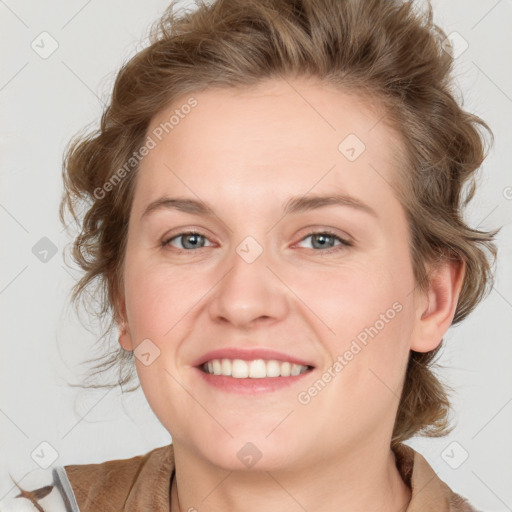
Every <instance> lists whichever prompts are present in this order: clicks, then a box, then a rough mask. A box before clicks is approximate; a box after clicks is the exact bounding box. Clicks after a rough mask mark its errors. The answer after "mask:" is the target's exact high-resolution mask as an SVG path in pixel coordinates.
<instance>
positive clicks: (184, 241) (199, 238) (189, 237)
mask: <svg viewBox="0 0 512 512" xmlns="http://www.w3.org/2000/svg"><path fill="white" fill-rule="evenodd" d="M174 240H177V241H180V245H181V247H177V249H179V250H184V251H188V250H194V249H201V248H202V247H205V245H204V241H205V240H208V239H207V238H206V237H205V236H204V235H202V234H201V233H196V232H195V231H186V232H183V233H179V234H178V235H175V236H173V237H172V238H169V239H167V240H164V241H163V242H162V247H165V246H167V245H172V246H173V247H176V246H175V245H174V244H173V243H172V242H173V241H174Z"/></svg>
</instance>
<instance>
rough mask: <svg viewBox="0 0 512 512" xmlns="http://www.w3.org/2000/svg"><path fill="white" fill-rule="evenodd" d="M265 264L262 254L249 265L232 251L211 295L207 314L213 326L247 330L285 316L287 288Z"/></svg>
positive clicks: (248, 261)
mask: <svg viewBox="0 0 512 512" xmlns="http://www.w3.org/2000/svg"><path fill="white" fill-rule="evenodd" d="M241 254H242V255H241ZM268 260H269V258H267V253H266V251H265V250H263V252H262V253H261V254H260V255H259V256H258V258H256V259H255V260H254V261H252V262H250V259H246V258H245V257H244V255H243V253H242V252H241V253H238V252H237V251H233V253H232V254H231V257H230V261H229V268H228V270H227V271H226V273H225V274H224V276H223V277H222V278H221V280H220V282H219V283H218V285H217V286H216V287H215V290H214V292H213V293H212V295H211V299H210V304H209V314H210V318H211V320H212V321H213V322H215V323H225V324H228V323H229V324H231V325H232V326H235V327H238V328H242V329H244V328H245V329H249V328H254V327H255V326H257V325H259V324H265V325H267V326H268V325H270V324H272V323H274V322H277V321H279V320H280V319H282V318H284V317H285V316H286V314H287V313H288V309H289V302H288V301H289V296H288V294H287V288H286V286H285V285H284V284H283V282H282V281H281V280H280V279H278V277H276V272H275V270H274V269H272V270H271V269H270V268H269V267H268V266H267V265H269V263H270V262H269V261H268ZM269 266H270V267H271V268H272V266H271V265H269Z"/></svg>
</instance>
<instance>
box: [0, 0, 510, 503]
mask: <svg viewBox="0 0 512 512" xmlns="http://www.w3.org/2000/svg"><path fill="white" fill-rule="evenodd" d="M166 5H167V2H166V0H145V1H144V2H143V1H136V0H123V1H121V0H104V1H101V2H100V1H98V0H88V1H84V0H80V1H77V0H66V1H63V0H55V1H52V2H35V1H27V0H19V1H15V0H6V1H2V2H0V15H1V45H0V47H1V49H2V50H1V51H2V58H1V72H0V101H1V107H2V124H1V142H0V143H1V179H2V181H1V187H0V226H1V233H2V238H1V240H2V243H1V244H0V250H1V265H0V268H1V272H0V305H1V314H2V318H1V322H2V323H1V327H2V328H1V358H0V364H1V366H0V379H1V388H0V390H1V392H0V500H1V499H2V497H3V496H4V495H6V494H7V493H9V492H10V491H11V490H12V484H11V483H10V480H8V479H7V478H5V477H6V474H7V471H10V472H11V473H12V474H14V475H16V476H17V477H18V478H21V477H22V476H23V475H24V474H26V473H27V472H29V471H31V470H33V469H34V468H37V466H36V462H35V457H34V458H33V457H32V456H31V454H34V453H39V452H41V450H42V451H45V453H46V456H48V454H49V453H53V452H52V450H54V452H55V457H56V458H55V461H54V464H56V465H65V464H79V463H87V462H101V461H104V460H108V459H114V458H127V457H132V456H134V455H138V454H142V453H146V452H148V451H149V450H151V449H153V448H155V447H157V446H162V445H164V444H167V443H169V442H170V436H169V434H168V433H167V431H166V430H165V429H164V428H163V427H162V426H161V425H160V423H159V422H158V420H157V419H156V418H155V416H154V415H153V413H152V411H151V410H150V408H149V406H148V405H147V403H146V400H145V398H144V396H143V394H142V392H141V391H140V390H139V391H137V392H136V393H132V394H128V395H122V394H121V393H120V392H119V391H117V390H113V391H110V392H107V391H106V390H98V391H94V390H88V391H87V390H80V389H77V388H72V387H70V386H68V382H79V381H80V378H81V376H83V372H84V370H85V367H84V366H80V362H81V361H83V360H84V359H85V358H86V357H89V356H90V355H91V354H92V346H93V344H94V342H95V340H96V337H97V334H98V333H96V335H95V333H94V328H95V327H94V325H93V324H92V323H91V326H90V328H91V329H92V331H93V332H90V331H89V330H88V329H86V328H85V327H84V326H83V325H82V324H81V323H80V321H79V319H78V318H77V317H76V315H74V314H73V310H72V309H71V308H70V306H69V293H70V289H71V286H72V284H73V282H74V280H76V278H77V277H78V275H79V274H78V273H77V272H76V270H73V269H70V268H68V267H67V266H66V265H65V264H64V261H63V250H64V248H65V246H66V244H68V243H69V242H70V238H69V235H68V233H67V232H66V231H64V230H63V226H62V225H61V224H60V222H59V219H58V204H59V200H60V196H61V192H62V183H61V163H62V154H63V150H64V147H65V145H66V143H67V142H68V140H69V139H70V138H71V137H72V136H73V135H74V134H75V133H76V132H77V131H78V130H80V129H81V128H83V127H84V126H86V125H87V124H89V123H92V125H91V126H97V123H98V121H99V117H100V115H101V112H102V101H106V100H107V99H108V93H109V92H110V89H111V86H112V83H113V80H114V77H115V73H116V70H117V69H119V67H120V65H121V64H122V63H123V62H124V61H126V60H127V59H128V58H129V57H130V56H131V55H133V53H134V52H135V51H137V50H139V49H141V48H142V46H143V45H144V37H145V35H146V34H147V29H148V27H149V25H150V23H151V22H153V21H154V20H155V19H156V18H157V17H158V16H159V15H160V14H161V12H162V11H163V9H164V8H165V7H166ZM187 5H189V4H187V3H186V2H184V3H183V6H187ZM192 5H193V4H192ZM433 5H434V10H435V13H436V21H437V23H439V24H440V25H441V26H442V27H443V28H444V30H445V31H446V33H447V34H451V36H450V38H451V40H452V41H454V45H455V48H456V51H457V53H459V55H458V57H457V59H456V80H457V85H458V87H459V89H460V91H461V94H463V95H464V101H465V102H464V106H465V108H466V109H467V110H469V111H471V112H474V113H476V114H478V115H480V116H481V117H482V118H483V119H484V120H486V121H487V122H488V124H489V125H490V126H491V128H492V130H493V131H494V133H495V136H496V140H495V145H494V148H493V149H492V151H491V153H490V155H489V157H488V158H487V160H486V161H485V163H484V165H483V167H482V170H481V173H480V178H479V185H480V186H479V190H478V193H477V196H476V198H475V199H474V200H473V201H472V203H471V204H470V211H468V214H467V220H468V222H469V223H470V224H471V225H472V226H473V227H476V226H479V227H480V228H482V229H492V228H497V227H499V226H503V228H502V230H501V232H500V234H499V236H498V247H499V260H498V266H497V273H496V275H497V278H496V283H495V286H494V288H493V290H492V292H491V294H490V295H489V297H488V298H487V299H486V300H485V301H484V302H483V303H482V304H481V305H480V306H479V307H478V308H477V309H476V310H475V311H474V312H473V314H472V315H470V317H469V318H468V319H467V320H466V321H465V322H463V324H461V325H459V326H456V327H452V328H450V330H449V331H448V333H447V335H446V337H445V341H446V342H445V348H444V350H443V353H442V356H441V359H440V363H441V364H442V365H443V366H444V369H443V370H442V376H443V379H444V381H445V382H447V383H448V384H449V385H451V386H452V387H453V388H454V390H455V394H454V395H453V398H452V401H453V411H454V412H453V418H454V422H455V423H456V428H455V429H454V431H453V432H452V433H451V434H450V435H449V436H448V437H445V438H441V439H413V440H412V441H411V442H410V444H411V445H412V446H414V447H415V448H416V449H417V450H419V451H420V452H421V453H422V454H423V455H424V456H425V457H426V458H427V460H428V461H429V463H430V464H431V465H432V467H433V468H434V469H435V471H436V472H437V473H438V474H439V476H440V477H441V478H442V479H443V480H445V481H446V482H447V483H448V484H449V485H450V487H452V489H453V490H454V491H456V492H458V493H460V494H462V495H464V496H465V497H467V498H468V499H469V500H470V501H471V502H472V503H473V504H474V505H475V506H476V507H477V508H478V509H480V510H486V511H487V510H489V511H491V510H492V511H505V510H508V511H510V510H512V371H511V369H512V364H511V363H512V226H511V220H512V130H511V124H510V122H511V117H512V30H511V28H512V1H511V0H499V1H497V0H471V1H468V0H450V1H447V0H444V1H440V0H438V1H435V2H433ZM51 51H53V53H51V55H47V54H46V53H49V52H51ZM45 52H46V53H45ZM41 443H48V444H43V445H42V444H41ZM38 450H39V452H38ZM455 466H457V467H455Z"/></svg>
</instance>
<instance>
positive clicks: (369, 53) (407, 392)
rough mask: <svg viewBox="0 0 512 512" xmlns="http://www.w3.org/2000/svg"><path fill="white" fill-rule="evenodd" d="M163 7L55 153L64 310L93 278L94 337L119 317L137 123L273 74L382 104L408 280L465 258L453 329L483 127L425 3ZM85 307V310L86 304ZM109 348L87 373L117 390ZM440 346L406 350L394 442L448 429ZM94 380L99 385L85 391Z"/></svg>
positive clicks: (423, 279)
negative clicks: (399, 153) (100, 105)
mask: <svg viewBox="0 0 512 512" xmlns="http://www.w3.org/2000/svg"><path fill="white" fill-rule="evenodd" d="M175 3H176V2H174V3H172V4H171V5H170V6H169V8H168V9H167V10H166V12H165V13H164V15H163V16H162V18H161V19H160V20H159V22H158V23H157V24H156V25H155V26H154V27H153V28H152V30H151V32H150V36H149V43H150V44H149V46H148V47H146V48H145V49H144V50H142V51H140V52H139V53H137V54H136V55H135V56H134V57H133V58H132V59H131V60H129V62H127V63H125V64H124V65H123V66H122V68H121V70H120V71H119V73H118V75H117V78H116V81H115V85H114V89H113V93H112V98H111V101H110V104H109V106H108V107H107V108H106V109H105V111H104V113H103V116H102V118H101V126H100V128H99V129H98V130H96V131H94V132H92V133H90V134H88V135H86V136H79V137H77V138H76V139H75V140H74V141H73V142H72V143H70V145H69V147H68V148H67V153H66V158H65V161H64V170H63V178H64V184H65V191H64V195H63V198H62V202H61V207H60V216H61V220H62V222H64V212H65V211H66V210H69V212H70V213H71V214H72V216H73V218H74V219H75V221H76V222H77V223H78V225H79V227H80V233H79V234H78V235H77V236H76V238H75V240H74V243H73V247H72V256H73V259H74V260H75V262H77V263H78V265H79V266H80V267H81V269H82V270H83V271H84V274H83V277H82V278H81V279H80V280H79V281H78V282H77V283H76V285H75V287H74V288H73V295H72V302H73V303H75V305H77V304H78V301H79V299H80V297H82V299H83V298H84V292H85V291H86V290H88V289H89V288H90V287H91V286H93V285H94V286H95V290H94V293H93V294H92V297H93V300H96V308H95V310H94V313H95V314H96V315H97V316H98V317H99V318H100V319H110V323H109V325H108V326H107V327H106V329H105V330H104V332H103V335H102V337H101V338H100V340H102V339H103V338H105V337H106V336H107V335H108V334H109V333H110V332H112V331H113V327H114V326H115V324H116V322H117V321H119V320H120V311H119V307H118V305H119V298H120V296H121V294H122V289H123V286H122V278H123V276H122V268H123V258H124V250H125V244H126V236H127V226H128V219H129V212H130V206H131V203H132V197H133V193H134V184H135V176H136V173H137V165H136V162H133V161H132V162H131V164H130V165H131V166H132V167H133V169H131V168H128V169H127V167H126V163H127V162H129V161H131V160H130V158H131V157H132V156H133V155H134V154H136V153H137V151H138V149H139V148H140V147H141V145H142V144H143V142H144V139H145V137H146V136H147V133H146V132H147V128H148V125H149V123H150V120H151V119H152V118H153V117H154V116H155V114H157V113H158V112H160V111H161V110H162V109H163V108H165V107H166V106H168V105H169V104H170V103H172V102H173V101H174V100H175V99H176V98H178V97H185V96H186V95H190V94H192V93H194V92H197V91H201V90H204V89H206V88H209V87H226V88H233V87H246V86H250V85H256V84H258V83H259V82H261V81H262V80H264V79H267V78H275V77H277V78H279V77H285V78H289V77H294V76H303V77H306V76H309V77H314V78H315V79H318V80H320V81H321V82H322V83H325V84H334V85H335V86H337V87H339V88H340V90H345V91H348V92H350V91H352V92H355V93H356V94H359V95H360V96H361V97H363V98H366V99H367V100H368V101H369V102H370V101H375V100H376V101H377V102H378V103H379V104H380V105H381V106H383V107H384V111H385V112H386V118H385V122H386V123H388V124H389V126H391V127H392V128H393V129H394V130H395V133H397V134H398V135H399V136H400V139H401V140H402V141H403V143H404V147H405V149H406V156H405V160H406V165H404V166H402V167H401V169H400V170H399V175H400V179H399V180H398V184H397V187H396V194H397V197H398V198H399V200H400V202H401V203H402V205H403V207H404V209H405V212H406V214H407V218H408V222H409V227H410V249H411V259H412V263H413V269H414V276H415V279H416V283H417V286H419V287H420V288H421V289H422V290H426V289H427V287H428V275H427V271H426V267H425V263H427V262H434V263H435V262H438V261H442V260H443V259H446V258H454V259H457V260H462V261H464V262H465V265H466V274H465V278H464V284H463V288H462V291H461V294H460V298H459V302H458V305H457V309H456V312H455V317H454V320H453V323H454V324H455V323H457V322H460V321H461V320H463V319H464V318H465V317H466V316H467V315H468V314H469V313H470V312H471V311H472V310H473V309H474V308H475V307H476V305H477V304H478V303H479V302H480V301H481V300H482V299H483V298H484V297H485V296H486V295H487V294H488V293H489V291H490V288H491V285H492V281H493V273H492V268H491V263H490V259H489V255H488V253H487V252H486V250H488V251H489V252H490V254H491V255H492V256H493V263H494V260H495V258H496V254H497V249H496V246H495V244H494V242H493V237H494V236H495V235H496V234H497V233H498V231H499V230H496V231H491V232H486V231H480V230H477V229H472V228H470V227H469V226H468V225H466V224H465V222H464V220H463V218H462V210H463V207H465V206H466V204H467V203H468V202H469V201H470V199H471V198H472V197H473V195H474V193H475V187H476V180H475V172H476V170H477V169H478V168H479V166H480V165H481V163H482V161H483V159H484V158H485V151H484V142H483V136H482V133H481V130H480V129H482V128H483V129H485V130H486V131H487V133H488V134H489V135H490V136H491V140H492V132H491V130H490V129H489V127H488V126H487V124H486V123H485V122H483V121H482V120H481V119H480V118H478V117H476V116H475V115H472V114H470V113H467V112H465V111H464V110H463V109H462V108H461V106H459V104H458V102H457V101H456V99H455V95H454V93H453V91H452V87H453V84H452V78H451V71H452V66H453V57H452V56H451V55H450V54H449V53H448V52H447V51H445V45H444V41H445V39H446V35H445V33H444V32H443V31H442V30H441V29H440V28H439V27H437V26H436V25H435V24H434V23H433V13H432V7H431V6H430V4H428V5H427V6H426V7H427V8H426V9H425V10H423V11H420V10H418V9H415V7H416V6H415V5H414V4H413V3H412V2H407V1H398V0H365V1H364V2H362V1H360V0H217V1H214V2H212V3H210V4H205V3H203V2H198V7H197V9H195V10H193V11H182V12H180V13H179V12H174V8H175ZM122 168H124V169H125V172H124V173H123V177H122V179H118V180H117V182H116V184H115V186H113V187H111V189H109V190H108V191H105V188H104V185H105V183H107V182H109V180H112V179H113V178H115V174H116V172H118V171H119V170H120V169H122ZM117 177H118V178H119V174H118V176H117ZM110 182H111V181H110ZM98 191H100V192H98ZM79 210H81V211H79ZM89 297H90V296H89ZM84 302H85V303H86V308H87V307H88V306H89V305H91V301H90V300H89V301H87V300H85V301H84ZM114 338H115V337H114ZM111 341H113V340H111ZM114 344H115V345H116V349H112V350H111V351H110V352H108V353H107V354H106V356H102V357H101V358H99V359H100V360H101V362H100V364H98V365H96V366H95V367H94V368H95V370H96V371H95V372H94V373H93V374H98V373H101V372H103V371H105V370H108V369H111V368H118V370H119V375H118V378H117V383H116V384H113V385H117V384H119V385H121V386H123V385H125V384H126V383H128V382H130V381H131V380H132V378H133V377H134V375H135V372H134V366H133V361H132V359H133V353H132V352H127V351H125V350H124V349H122V348H120V347H119V345H118V344H117V340H114ZM103 345H104V346H107V345H106V344H103ZM439 348H440V347H439ZM439 348H438V349H436V350H434V351H432V352H429V353H425V354H424V353H416V352H411V354H410V361H409V365H408V368H407V372H406V375H405V381H404V387H403V393H402V397H401V401H400V404H399V408H398V414H397V419H396V423H395V428H394V432H393V439H392V442H393V444H395V445H396V444H397V443H399V442H401V441H403V440H406V439H408V438H410V437H412V436H413V435H414V434H423V435H430V436H437V435H443V434H445V433H446V432H447V431H448V420H447V415H448V409H449V400H448V397H447V391H446V388H445V387H444V386H443V385H442V384H441V383H440V382H439V380H438V379H437V378H436V376H435V375H434V373H433V372H432V369H433V363H434V358H435V356H436V354H437V352H438V350H439ZM103 386H105V387H108V386H112V385H111V384H110V385H109V384H103V385H94V386H86V387H103ZM136 387H138V386H136ZM134 389H136V388H134Z"/></svg>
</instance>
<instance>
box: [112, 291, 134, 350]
mask: <svg viewBox="0 0 512 512" xmlns="http://www.w3.org/2000/svg"><path fill="white" fill-rule="evenodd" d="M118 311H119V313H118V314H117V315H116V317H117V318H116V324H117V328H118V329H119V345H121V347H123V348H124V349H125V350H128V351H132V350H133V344H132V338H131V335H130V328H129V327H128V321H127V319H126V318H127V316H126V306H125V302H124V299H121V300H120V303H119V309H118Z"/></svg>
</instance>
